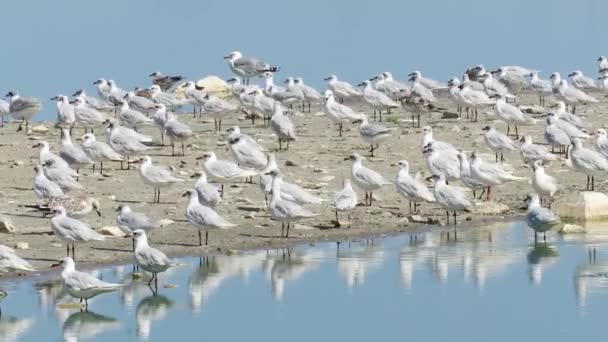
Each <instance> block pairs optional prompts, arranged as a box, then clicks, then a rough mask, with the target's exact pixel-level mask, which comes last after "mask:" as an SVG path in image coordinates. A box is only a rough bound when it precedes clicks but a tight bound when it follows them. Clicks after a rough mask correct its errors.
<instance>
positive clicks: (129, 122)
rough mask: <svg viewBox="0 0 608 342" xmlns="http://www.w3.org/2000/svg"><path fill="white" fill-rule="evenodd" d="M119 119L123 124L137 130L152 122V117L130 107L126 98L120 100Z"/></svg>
mask: <svg viewBox="0 0 608 342" xmlns="http://www.w3.org/2000/svg"><path fill="white" fill-rule="evenodd" d="M118 119H119V121H120V125H121V126H124V127H129V128H132V129H134V130H135V131H136V132H137V131H138V129H139V128H141V127H142V126H143V125H145V124H148V123H152V119H150V118H149V117H147V116H146V115H145V114H143V113H142V112H139V111H137V110H135V109H133V108H131V107H129V103H128V102H127V101H126V100H123V101H121V102H120V112H119V113H118Z"/></svg>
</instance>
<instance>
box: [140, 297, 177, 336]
mask: <svg viewBox="0 0 608 342" xmlns="http://www.w3.org/2000/svg"><path fill="white" fill-rule="evenodd" d="M172 306H173V302H172V301H171V300H169V298H167V297H165V296H163V295H159V294H154V295H151V296H148V297H145V298H143V299H142V300H141V301H140V302H139V304H138V305H137V311H136V312H135V317H136V320H137V336H139V337H141V338H142V339H143V340H144V341H147V340H148V339H149V338H150V328H151V325H152V322H153V321H159V320H162V319H164V318H165V316H166V315H167V311H168V310H169V309H170V308H171V307H172Z"/></svg>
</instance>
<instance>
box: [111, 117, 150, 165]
mask: <svg viewBox="0 0 608 342" xmlns="http://www.w3.org/2000/svg"><path fill="white" fill-rule="evenodd" d="M106 130H107V133H108V134H107V136H108V145H110V147H111V148H112V149H113V150H114V151H115V152H116V153H118V154H120V155H123V156H125V157H127V160H126V161H127V170H128V169H130V167H131V164H130V162H129V157H130V156H134V155H138V154H140V153H142V152H146V151H148V150H149V149H150V148H149V147H148V146H146V145H144V144H143V143H142V141H143V138H145V136H142V135H141V134H138V133H137V132H135V131H133V130H132V129H129V128H127V127H121V126H120V125H118V123H114V122H110V123H109V124H108V126H107V129H106ZM146 140H147V139H146ZM120 169H121V170H122V169H123V167H122V161H121V162H120Z"/></svg>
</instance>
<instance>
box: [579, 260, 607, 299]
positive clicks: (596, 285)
mask: <svg viewBox="0 0 608 342" xmlns="http://www.w3.org/2000/svg"><path fill="white" fill-rule="evenodd" d="M574 286H575V292H576V299H577V301H578V304H579V306H580V307H584V306H585V304H586V301H587V296H588V295H589V292H591V291H594V290H597V291H601V292H605V291H606V290H608V262H607V261H600V262H597V263H593V264H585V265H580V266H578V267H577V268H576V273H575V274H574Z"/></svg>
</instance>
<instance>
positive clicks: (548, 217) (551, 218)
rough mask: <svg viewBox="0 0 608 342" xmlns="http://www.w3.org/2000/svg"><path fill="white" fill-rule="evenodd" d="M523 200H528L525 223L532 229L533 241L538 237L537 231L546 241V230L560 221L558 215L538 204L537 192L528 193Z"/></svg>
mask: <svg viewBox="0 0 608 342" xmlns="http://www.w3.org/2000/svg"><path fill="white" fill-rule="evenodd" d="M525 202H528V210H527V211H526V223H527V224H528V226H529V227H530V228H532V229H533V230H534V242H536V241H537V239H538V238H537V234H538V233H543V236H544V240H545V241H547V231H548V230H551V228H553V227H554V226H556V225H558V224H559V223H560V221H559V217H557V216H556V215H555V214H554V213H553V212H552V211H551V210H550V209H547V208H543V207H541V206H540V199H539V198H538V195H537V194H531V195H528V196H527V197H526V199H525Z"/></svg>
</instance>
